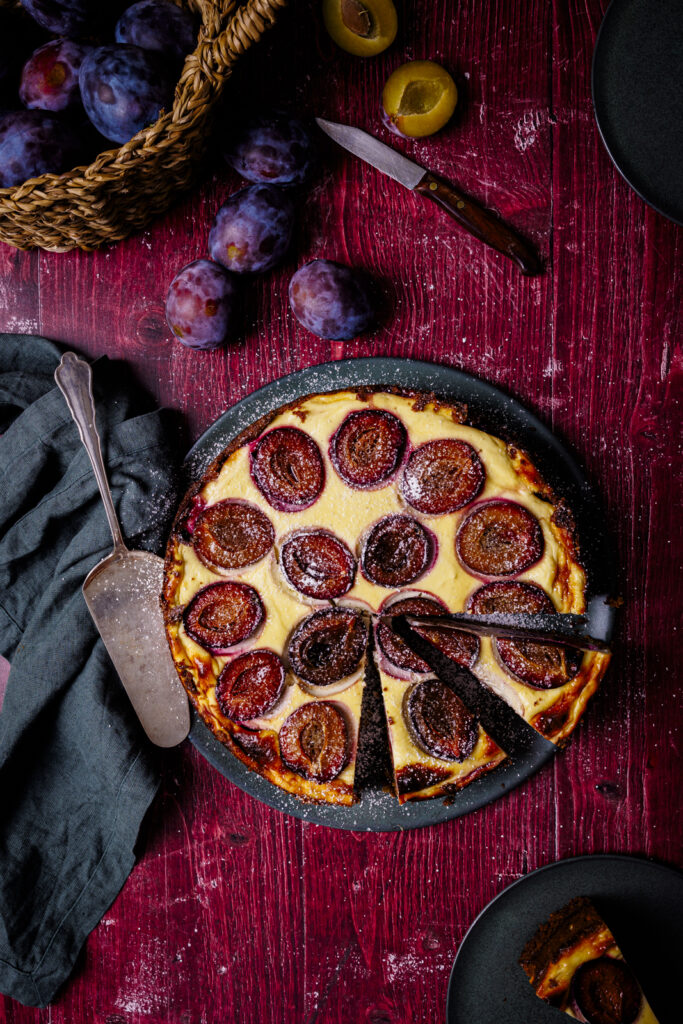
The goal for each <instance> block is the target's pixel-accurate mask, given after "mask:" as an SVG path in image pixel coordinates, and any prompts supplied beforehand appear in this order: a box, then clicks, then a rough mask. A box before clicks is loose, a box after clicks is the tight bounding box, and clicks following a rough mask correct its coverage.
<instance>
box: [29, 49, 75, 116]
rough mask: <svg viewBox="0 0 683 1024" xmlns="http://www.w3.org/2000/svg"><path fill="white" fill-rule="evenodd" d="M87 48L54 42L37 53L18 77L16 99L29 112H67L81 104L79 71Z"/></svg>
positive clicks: (31, 57)
mask: <svg viewBox="0 0 683 1024" xmlns="http://www.w3.org/2000/svg"><path fill="white" fill-rule="evenodd" d="M88 50H89V47H87V46H81V45H80V44H79V43H74V42H72V41H71V40H70V39H55V40H53V42H51V43H46V44H45V46H41V47H40V49H38V50H36V51H35V53H33V54H32V55H31V56H30V57H29V59H28V60H27V62H26V64H24V69H23V71H22V73H21V85H20V87H19V96H20V98H21V102H22V103H23V104H24V106H26V107H28V108H29V110H66V109H67V108H68V107H76V106H79V105H80V102H81V91H80V88H79V85H78V71H79V68H80V66H81V64H82V63H83V60H84V58H85V56H86V54H87V53H88Z"/></svg>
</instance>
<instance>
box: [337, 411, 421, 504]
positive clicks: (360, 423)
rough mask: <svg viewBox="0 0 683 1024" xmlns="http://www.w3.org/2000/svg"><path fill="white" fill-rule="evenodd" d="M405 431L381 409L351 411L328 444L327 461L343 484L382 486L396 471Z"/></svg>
mask: <svg viewBox="0 0 683 1024" xmlns="http://www.w3.org/2000/svg"><path fill="white" fill-rule="evenodd" d="M405 446H406V429H405V427H404V426H403V424H402V423H401V421H400V419H399V418H398V416H394V414H393V413H391V412H385V411H384V410H382V409H359V410H357V411H356V412H351V413H349V415H348V416H347V417H346V419H345V420H344V422H343V423H342V424H341V425H340V426H339V427H338V428H337V430H336V432H335V434H334V435H333V437H332V440H331V442H330V459H331V460H332V464H333V466H334V468H335V469H336V471H337V473H338V474H339V476H340V477H341V478H342V480H343V481H344V483H346V484H348V485H349V486H350V487H357V488H359V489H361V490H364V489H369V488H372V487H377V486H378V484H383V483H386V482H387V481H388V480H389V479H391V477H392V476H393V475H394V473H395V472H396V470H397V469H398V466H399V463H400V461H401V459H402V457H403V452H404V450H405Z"/></svg>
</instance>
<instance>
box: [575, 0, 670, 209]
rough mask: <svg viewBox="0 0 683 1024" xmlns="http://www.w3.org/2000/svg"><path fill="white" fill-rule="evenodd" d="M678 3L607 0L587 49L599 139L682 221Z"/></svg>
mask: <svg viewBox="0 0 683 1024" xmlns="http://www.w3.org/2000/svg"><path fill="white" fill-rule="evenodd" d="M682 81H683V3H681V0H612V3H611V4H610V6H609V9H608V11H607V14H606V15H605V17H604V20H603V22H602V25H601V26H600V31H599V32H598V38H597V40H596V43H595V52H594V54H593V106H594V108H595V116H596V119H597V122H598V128H599V130H600V134H601V136H602V141H603V142H604V144H605V147H606V148H607V152H608V153H609V155H610V156H611V158H612V160H613V161H614V164H615V166H616V168H617V170H618V171H619V172H620V173H621V174H622V175H623V177H624V178H625V179H626V181H627V182H628V184H629V185H630V186H631V188H633V189H634V190H635V191H636V192H637V193H638V195H639V196H640V197H641V198H642V199H644V200H645V202H647V203H649V204H650V206H653V207H654V208H655V210H658V211H659V212H660V213H663V214H664V216H665V217H669V218H670V219H671V220H673V221H676V223H678V224H683V173H682V172H681V167H682V166H683V89H682V88H681V82H682Z"/></svg>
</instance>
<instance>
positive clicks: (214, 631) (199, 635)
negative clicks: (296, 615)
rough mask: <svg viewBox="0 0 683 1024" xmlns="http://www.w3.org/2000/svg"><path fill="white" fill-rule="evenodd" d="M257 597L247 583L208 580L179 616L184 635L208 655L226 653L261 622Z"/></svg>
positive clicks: (261, 606)
mask: <svg viewBox="0 0 683 1024" xmlns="http://www.w3.org/2000/svg"><path fill="white" fill-rule="evenodd" d="M264 617H265V611H264V608H263V605H262V604H261V598H260V597H259V596H258V593H257V592H256V591H255V590H254V588H253V587H250V586H249V585H248V584H247V583H233V582H230V583H210V584H209V585H208V586H207V587H203V588H202V589H201V590H200V591H199V592H198V593H197V594H195V596H194V597H193V598H192V600H191V601H190V603H189V604H188V606H187V608H186V609H185V612H184V615H183V622H184V624H185V632H186V633H187V635H188V636H189V637H190V638H191V639H192V640H194V641H195V643H198V644H199V645H200V647H204V648H205V649H206V650H207V651H211V653H212V654H229V653H230V650H231V648H233V647H236V646H237V644H239V643H241V642H242V641H243V640H246V639H247V638H248V637H250V636H251V635H252V634H253V633H255V632H256V630H257V629H258V627H259V626H260V625H261V623H262V622H263V619H264Z"/></svg>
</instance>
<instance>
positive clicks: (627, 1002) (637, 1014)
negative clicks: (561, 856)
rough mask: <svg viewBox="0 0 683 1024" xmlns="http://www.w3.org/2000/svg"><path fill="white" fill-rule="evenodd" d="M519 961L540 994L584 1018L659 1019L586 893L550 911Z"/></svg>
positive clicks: (651, 1022)
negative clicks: (551, 912)
mask: <svg viewBox="0 0 683 1024" xmlns="http://www.w3.org/2000/svg"><path fill="white" fill-rule="evenodd" d="M519 963H520V966H521V967H522V968H523V969H524V971H525V972H526V975H527V977H528V978H529V981H530V982H531V984H532V985H533V988H534V991H535V992H536V995H537V996H538V997H539V998H540V999H544V1000H545V1001H546V1002H547V1003H550V1004H552V1005H553V1006H557V1007H558V1008H559V1009H560V1010H564V1012H565V1013H566V1014H567V1015H568V1016H569V1017H573V1018H574V1019H575V1020H580V1021H583V1022H584V1024H657V1018H656V1017H655V1015H654V1013H653V1012H652V1010H651V1008H650V1005H649V1003H648V1001H647V999H646V998H645V996H644V994H643V990H642V988H641V987H640V983H639V982H638V979H637V978H636V976H635V975H634V973H633V971H632V970H631V968H630V967H629V966H628V964H627V963H626V961H625V960H624V957H623V954H622V952H621V950H620V949H619V946H618V945H617V942H616V939H615V938H614V935H613V934H612V932H611V931H610V928H609V926H608V925H607V924H606V923H605V921H604V920H603V919H602V917H601V916H600V914H599V913H598V911H597V910H596V909H595V907H594V906H593V904H592V903H591V901H590V900H589V899H588V898H587V897H585V896H578V897H576V899H573V900H571V902H570V903H568V904H567V905H566V906H565V907H562V909H561V910H558V911H556V912H555V913H554V914H551V915H550V918H549V919H548V920H547V921H546V922H545V923H544V924H542V925H541V926H540V927H539V928H538V930H537V931H536V932H535V934H534V935H533V936H532V938H531V939H530V940H529V942H527V944H526V946H525V947H524V949H523V950H522V955H521V957H520V958H519Z"/></svg>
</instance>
